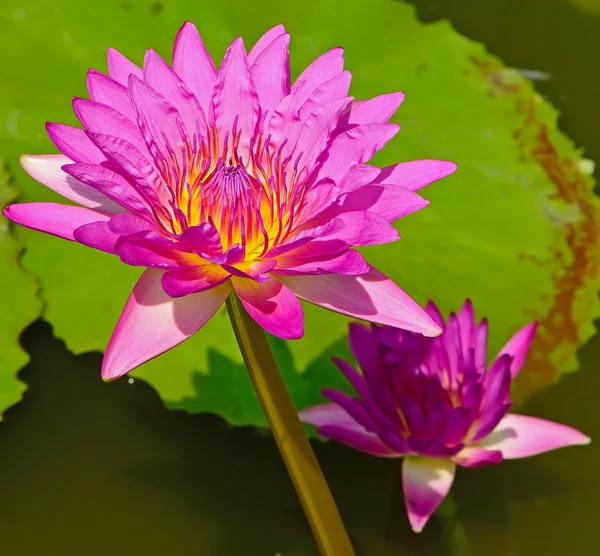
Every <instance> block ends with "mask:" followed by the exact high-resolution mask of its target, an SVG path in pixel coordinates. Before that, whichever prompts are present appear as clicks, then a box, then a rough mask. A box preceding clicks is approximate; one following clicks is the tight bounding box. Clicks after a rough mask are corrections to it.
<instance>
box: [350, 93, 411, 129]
mask: <svg viewBox="0 0 600 556" xmlns="http://www.w3.org/2000/svg"><path fill="white" fill-rule="evenodd" d="M403 100H404V93H388V94H386V95H380V96H378V97H375V98H371V99H369V100H361V101H358V102H353V103H352V106H351V107H350V111H349V112H348V115H347V116H346V118H345V120H346V121H345V122H344V124H345V126H353V125H363V124H385V123H387V122H388V121H389V119H390V118H391V117H392V116H393V115H394V112H396V110H398V107H399V106H400V105H401V104H402V101H403Z"/></svg>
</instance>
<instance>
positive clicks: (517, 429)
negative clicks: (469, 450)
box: [477, 413, 590, 459]
mask: <svg viewBox="0 0 600 556" xmlns="http://www.w3.org/2000/svg"><path fill="white" fill-rule="evenodd" d="M589 443H590V438H589V437H587V436H586V435H585V434H583V433H582V432H579V431H578V430H576V429H573V428H571V427H568V426H566V425H561V424H560V423H555V422H553V421H546V420H545V419H537V418H536V417H528V416H526V415H516V414H514V413H511V414H509V415H507V416H506V417H504V419H502V421H500V423H499V424H498V426H497V427H496V428H495V429H494V430H493V431H492V432H491V433H490V435H489V436H487V437H486V438H484V439H483V440H480V441H479V442H478V443H477V445H478V446H479V447H481V448H485V449H487V450H500V451H501V452H502V455H503V456H504V459H518V458H527V457H529V456H535V455H537V454H542V453H544V452H549V451H550V450H556V449H557V448H564V447H565V446H576V445H585V444H589Z"/></svg>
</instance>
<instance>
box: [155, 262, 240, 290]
mask: <svg viewBox="0 0 600 556" xmlns="http://www.w3.org/2000/svg"><path fill="white" fill-rule="evenodd" d="M229 277H230V274H229V272H227V271H226V270H224V269H223V268H221V267H220V266H217V265H214V264H210V265H204V266H196V267H191V268H182V269H177V270H168V271H167V272H165V273H164V274H163V276H162V287H163V289H164V290H165V292H167V294H168V295H169V296H170V297H183V296H184V295H189V294H191V293H196V292H201V291H204V290H208V289H210V288H214V287H216V286H219V285H220V284H222V283H223V282H225V280H227V279H229Z"/></svg>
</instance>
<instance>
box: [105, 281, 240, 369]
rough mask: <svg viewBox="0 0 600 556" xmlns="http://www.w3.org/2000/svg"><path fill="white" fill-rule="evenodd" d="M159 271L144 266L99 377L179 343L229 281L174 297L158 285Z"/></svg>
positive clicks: (220, 298)
mask: <svg viewBox="0 0 600 556" xmlns="http://www.w3.org/2000/svg"><path fill="white" fill-rule="evenodd" d="M161 274H162V272H161V271H158V270H155V269H147V270H146V271H145V272H144V273H143V274H142V276H141V277H140V279H139V280H138V282H137V284H136V285H135V287H134V288H133V291H132V293H131V295H130V297H129V299H128V300H127V303H126V305H125V308H124V309H123V313H122V314H121V317H120V318H119V322H118V323H117V326H116V328H115V331H114V333H113V335H112V338H111V339H110V342H109V344H108V347H107V348H106V353H105V355H104V361H103V362H102V378H104V379H105V380H109V379H114V378H118V377H120V376H122V375H124V374H125V373H128V372H129V371H131V370H133V369H135V368H136V367H138V366H139V365H141V364H142V363H145V362H146V361H149V360H150V359H152V358H154V357H156V356H157V355H160V354H161V353H164V352H165V351H167V350H169V349H171V348H173V347H175V346H176V345H178V344H180V343H181V342H183V341H184V340H186V339H187V338H189V337H190V336H192V335H193V334H195V333H196V332H198V330H200V328H202V327H203V326H204V325H205V324H206V323H207V322H208V321H209V320H210V319H211V317H212V316H213V315H214V314H215V313H216V312H217V310H218V309H219V307H221V305H223V302H224V301H225V299H226V297H227V296H228V295H229V292H230V291H231V286H230V285H229V283H226V284H223V285H221V286H219V287H217V288H213V289H211V290H208V291H205V292H201V293H195V294H192V295H188V296H186V297H181V298H178V299H173V298H171V297H169V296H168V295H167V294H166V293H165V292H164V290H163V289H162V286H161Z"/></svg>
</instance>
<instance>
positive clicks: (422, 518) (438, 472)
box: [402, 456, 456, 533]
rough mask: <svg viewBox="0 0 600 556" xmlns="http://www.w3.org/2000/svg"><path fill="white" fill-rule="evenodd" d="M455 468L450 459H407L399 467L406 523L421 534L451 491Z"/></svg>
mask: <svg viewBox="0 0 600 556" xmlns="http://www.w3.org/2000/svg"><path fill="white" fill-rule="evenodd" d="M455 471H456V465H455V464H454V463H453V462H452V461H450V460H443V459H426V458H421V457H414V456H413V457H407V458H405V459H404V462H403V464H402V488H403V490H404V505H405V506H406V512H407V514H408V521H409V522H410V525H411V527H412V530H413V531H414V532H415V533H420V532H421V531H422V530H423V527H425V524H426V523H427V522H428V521H429V518H430V517H431V515H432V514H433V512H435V510H437V508H438V507H439V505H440V504H441V503H442V501H443V500H444V498H446V495H447V494H448V492H449V491H450V487H451V486H452V482H453V481H454V473H455Z"/></svg>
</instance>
